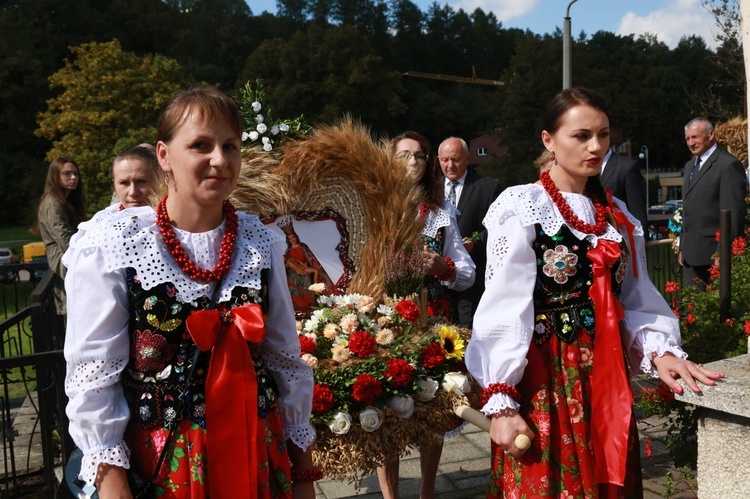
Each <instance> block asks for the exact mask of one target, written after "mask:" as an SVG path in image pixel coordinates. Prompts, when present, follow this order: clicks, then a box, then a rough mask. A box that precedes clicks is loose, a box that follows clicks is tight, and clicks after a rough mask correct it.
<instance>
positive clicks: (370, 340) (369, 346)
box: [349, 331, 378, 359]
mask: <svg viewBox="0 0 750 499" xmlns="http://www.w3.org/2000/svg"><path fill="white" fill-rule="evenodd" d="M377 347H378V344H377V342H376V341H375V338H374V337H373V336H372V335H371V334H370V333H368V332H367V331H355V332H353V333H352V334H350V335H349V351H351V352H352V353H353V354H354V355H356V356H357V357H359V358H360V359H362V358H365V357H367V356H368V355H372V354H373V353H374V352H375V349H376V348H377Z"/></svg>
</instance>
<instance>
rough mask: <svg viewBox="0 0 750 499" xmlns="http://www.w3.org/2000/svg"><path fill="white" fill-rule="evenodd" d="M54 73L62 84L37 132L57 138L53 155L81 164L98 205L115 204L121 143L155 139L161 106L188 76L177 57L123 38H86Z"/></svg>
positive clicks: (91, 198) (55, 84)
mask: <svg viewBox="0 0 750 499" xmlns="http://www.w3.org/2000/svg"><path fill="white" fill-rule="evenodd" d="M70 50H71V51H72V53H73V55H74V57H75V58H74V60H72V61H71V60H67V59H66V60H65V67H64V68H62V69H61V70H59V71H58V72H56V73H55V74H54V75H52V76H51V77H50V86H51V87H52V88H53V89H60V90H61V92H60V94H59V95H57V96H56V97H55V98H53V99H50V100H48V101H47V110H46V111H44V112H42V113H40V114H39V117H38V120H39V128H38V129H37V130H36V132H35V133H36V134H37V135H38V136H40V137H44V138H46V139H49V140H51V141H52V142H53V146H52V149H51V150H50V151H49V152H48V153H47V158H46V159H47V160H48V161H51V160H52V159H54V158H55V157H57V156H70V157H72V158H73V159H75V161H76V162H77V163H78V165H79V167H80V168H81V174H82V175H81V176H82V178H83V181H84V185H85V187H86V195H87V198H88V200H89V207H90V209H92V211H95V210H97V209H100V208H102V207H104V206H106V205H108V204H109V200H110V197H111V194H112V179H111V167H112V158H113V157H114V156H115V154H116V153H117V152H118V150H119V149H117V148H122V147H125V146H133V145H136V144H138V143H139V142H151V143H153V141H154V139H155V136H156V133H155V130H156V128H155V126H156V121H157V116H158V112H159V108H160V106H161V105H162V104H163V103H164V102H165V101H166V100H167V99H168V98H169V97H170V95H171V94H172V93H173V92H174V91H175V90H177V89H179V88H181V87H183V86H184V85H185V83H186V78H185V76H184V74H183V72H182V70H181V68H180V66H179V65H178V64H177V62H176V61H174V60H171V59H168V58H166V57H163V56H160V55H147V56H144V57H138V56H136V55H135V54H133V53H130V52H124V51H123V50H122V47H121V46H120V43H119V42H118V41H117V40H113V41H111V42H107V43H96V42H92V43H84V44H82V45H80V46H78V47H71V49H70Z"/></svg>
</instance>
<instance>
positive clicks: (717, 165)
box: [678, 118, 747, 289]
mask: <svg viewBox="0 0 750 499" xmlns="http://www.w3.org/2000/svg"><path fill="white" fill-rule="evenodd" d="M685 142H686V143H687V146H688V149H689V150H690V152H691V153H692V154H693V158H692V159H690V161H688V162H687V163H686V164H685V168H684V170H683V174H682V234H681V235H680V253H679V256H678V260H679V263H680V265H682V266H683V268H684V270H685V276H684V283H685V285H691V284H696V285H698V286H700V287H701V288H704V289H705V287H706V284H708V283H709V281H710V276H709V269H710V267H711V264H712V263H713V255H714V253H716V251H717V243H716V232H717V231H718V230H719V212H720V211H721V210H730V211H731V213H732V228H731V234H730V236H731V238H732V240H734V239H735V238H736V237H738V236H740V235H742V233H743V230H744V227H745V213H746V211H747V207H746V205H745V196H746V195H747V184H746V181H745V169H744V167H743V166H742V163H740V160H739V159H737V158H736V157H734V156H733V155H731V154H730V153H728V152H727V151H725V150H723V149H721V148H719V147H718V146H717V145H716V139H715V137H714V126H713V124H711V122H710V121H708V120H707V119H706V118H694V119H692V120H690V121H689V122H688V124H687V125H685ZM727 263H728V262H727Z"/></svg>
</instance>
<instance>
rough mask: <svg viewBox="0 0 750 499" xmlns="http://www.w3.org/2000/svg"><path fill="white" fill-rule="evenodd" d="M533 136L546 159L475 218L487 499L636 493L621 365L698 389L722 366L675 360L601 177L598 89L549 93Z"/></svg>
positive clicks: (635, 236)
mask: <svg viewBox="0 0 750 499" xmlns="http://www.w3.org/2000/svg"><path fill="white" fill-rule="evenodd" d="M542 141H543V143H544V146H545V147H546V148H547V149H548V150H550V151H551V152H552V154H553V155H554V159H553V164H552V167H551V169H550V170H549V171H548V172H543V173H542V174H541V177H540V181H539V182H537V183H535V184H528V185H520V186H516V187H511V188H509V189H507V190H506V191H505V192H503V193H502V194H501V195H500V197H499V198H498V199H497V200H496V201H495V203H494V204H493V205H492V207H491V208H490V210H489V212H488V214H487V216H486V218H485V220H484V224H485V226H487V229H488V231H489V237H488V246H487V251H488V259H487V289H486V291H485V292H484V295H483V297H482V300H481V302H480V304H479V307H478V309H477V314H476V316H475V318H474V330H473V332H472V339H471V341H470V343H469V346H468V348H467V352H466V364H467V367H468V368H469V371H470V372H471V373H472V375H474V377H475V378H476V379H477V381H478V382H479V384H480V385H482V386H483V387H484V390H483V393H482V401H483V408H482V411H483V412H484V413H485V414H486V415H487V416H490V417H491V418H492V423H491V431H490V437H491V439H492V447H493V468H492V475H491V482H490V490H489V497H551V496H554V497H576V498H578V497H588V498H591V497H640V496H641V495H642V491H641V478H640V459H639V445H638V435H637V430H636V426H635V420H634V418H633V414H632V394H631V390H630V386H629V380H628V368H629V367H630V368H632V369H633V370H634V371H643V372H648V373H652V374H653V375H658V376H659V378H660V379H661V380H662V381H663V382H665V383H666V384H667V386H669V387H670V388H671V389H672V390H674V391H675V392H678V393H679V392H680V391H681V388H680V385H679V384H677V383H676V382H675V379H676V378H683V379H684V380H685V382H686V384H687V385H688V386H689V387H690V388H691V389H692V390H694V391H696V392H697V391H699V388H698V386H697V384H696V383H695V379H697V380H699V381H701V382H703V383H706V384H709V385H712V384H714V383H715V381H714V380H715V379H717V378H720V377H721V376H723V374H722V373H717V372H713V371H711V370H709V369H706V368H704V367H701V366H699V365H696V364H694V363H693V362H690V361H687V360H685V359H686V357H687V356H686V354H685V353H684V352H683V351H682V349H681V348H680V346H679V345H680V332H679V325H678V321H677V319H676V318H675V316H674V314H673V313H672V311H671V309H670V308H669V306H668V305H667V303H666V302H665V301H664V299H663V298H662V297H661V295H659V293H658V291H657V290H656V288H654V286H653V284H651V282H650V281H649V279H648V275H647V271H646V259H645V246H644V240H643V230H642V229H641V227H640V225H639V223H638V221H637V220H636V219H635V218H634V217H633V216H632V215H630V214H629V213H628V212H627V210H626V208H625V205H624V203H622V202H621V201H619V200H616V199H615V200H613V201H608V199H607V197H606V195H605V193H604V191H603V189H602V187H601V184H600V183H599V177H598V174H599V170H600V167H601V163H602V158H603V156H604V155H605V153H606V152H607V148H608V147H609V117H608V115H607V111H606V108H605V103H604V101H603V99H602V98H601V96H599V95H598V94H596V93H594V92H591V91H588V90H585V89H572V90H564V91H562V92H561V93H559V94H557V96H555V98H554V99H553V100H552V102H551V103H550V105H549V107H548V110H547V112H546V114H545V117H544V121H543V131H542ZM519 434H524V435H526V436H528V437H529V438H531V439H532V443H531V447H530V448H528V450H527V451H524V450H521V449H519V448H517V447H516V445H515V439H516V437H517V436H518V435H519Z"/></svg>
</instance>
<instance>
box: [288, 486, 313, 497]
mask: <svg viewBox="0 0 750 499" xmlns="http://www.w3.org/2000/svg"><path fill="white" fill-rule="evenodd" d="M292 497H293V498H294V499H315V487H314V486H313V482H295V483H293V484H292Z"/></svg>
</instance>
